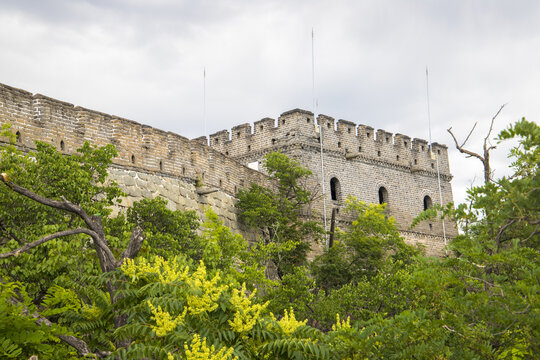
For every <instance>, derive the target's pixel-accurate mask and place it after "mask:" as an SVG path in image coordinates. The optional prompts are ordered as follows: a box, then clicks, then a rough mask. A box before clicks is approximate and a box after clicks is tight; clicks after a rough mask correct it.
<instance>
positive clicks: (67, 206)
mask: <svg viewBox="0 0 540 360" xmlns="http://www.w3.org/2000/svg"><path fill="white" fill-rule="evenodd" d="M0 181H2V182H3V183H4V184H6V185H7V186H8V187H9V188H11V189H12V190H13V191H15V192H16V193H19V194H21V195H23V196H26V197H27V198H29V199H32V200H34V201H36V202H38V203H40V204H43V205H46V206H49V207H52V208H55V209H59V210H65V211H69V212H72V213H75V214H77V215H79V216H80V217H81V218H82V219H83V220H84V222H85V223H86V225H88V226H89V227H91V225H92V220H91V218H90V216H88V214H87V213H86V211H84V209H83V208H81V207H80V206H78V205H75V204H73V203H72V202H70V201H68V200H67V199H66V198H64V197H63V196H62V197H61V199H62V201H58V200H52V199H49V198H46V197H44V196H41V195H39V194H36V193H35V192H33V191H31V190H28V189H26V188H24V187H22V186H19V185H17V184H15V183H14V182H13V181H11V180H9V179H8V177H7V175H6V174H2V176H0Z"/></svg>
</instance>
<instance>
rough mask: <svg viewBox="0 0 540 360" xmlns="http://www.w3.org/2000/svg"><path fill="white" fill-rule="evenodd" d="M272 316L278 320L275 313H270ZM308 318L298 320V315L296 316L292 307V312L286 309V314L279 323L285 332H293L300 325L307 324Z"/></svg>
mask: <svg viewBox="0 0 540 360" xmlns="http://www.w3.org/2000/svg"><path fill="white" fill-rule="evenodd" d="M270 316H272V319H274V320H276V318H275V317H274V314H270ZM306 323H307V319H306V320H304V321H298V320H296V317H295V316H294V311H293V309H292V308H290V312H289V313H287V310H285V315H284V316H283V317H282V318H281V319H280V320H279V321H278V324H279V325H280V326H281V329H282V330H283V332H284V333H285V334H287V335H288V334H292V333H293V332H294V331H295V330H296V329H297V328H298V327H300V326H303V325H306Z"/></svg>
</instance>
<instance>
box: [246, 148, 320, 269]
mask: <svg viewBox="0 0 540 360" xmlns="http://www.w3.org/2000/svg"><path fill="white" fill-rule="evenodd" d="M264 166H265V169H266V171H267V172H268V174H269V176H270V178H271V179H272V180H274V181H275V183H276V187H275V188H269V187H263V186H260V185H257V184H251V185H250V187H249V188H248V189H241V190H240V191H239V192H238V202H237V208H238V209H239V218H240V220H241V221H243V222H244V223H245V224H247V225H248V226H250V227H252V228H257V229H259V231H260V233H261V236H262V240H263V243H262V244H259V247H261V248H263V250H262V251H261V253H264V252H266V253H267V254H268V256H269V257H268V260H271V261H272V262H273V263H274V266H275V268H276V270H277V275H278V277H282V276H283V275H284V274H286V273H289V272H291V271H293V269H294V268H295V267H296V266H302V265H305V264H306V260H307V253H308V251H309V249H310V245H309V241H317V239H318V237H319V236H320V234H321V232H322V230H321V227H320V225H319V224H317V223H316V222H314V221H309V220H306V219H304V218H301V217H300V213H301V210H302V209H303V208H304V207H305V205H307V204H309V203H310V202H311V200H312V199H311V193H310V192H309V191H308V190H307V188H306V181H307V178H308V176H309V175H311V171H310V170H308V169H305V168H303V167H302V166H300V164H299V163H298V162H297V161H294V160H292V159H290V158H289V157H287V156H286V155H283V154H280V153H270V154H268V155H266V157H265V162H264Z"/></svg>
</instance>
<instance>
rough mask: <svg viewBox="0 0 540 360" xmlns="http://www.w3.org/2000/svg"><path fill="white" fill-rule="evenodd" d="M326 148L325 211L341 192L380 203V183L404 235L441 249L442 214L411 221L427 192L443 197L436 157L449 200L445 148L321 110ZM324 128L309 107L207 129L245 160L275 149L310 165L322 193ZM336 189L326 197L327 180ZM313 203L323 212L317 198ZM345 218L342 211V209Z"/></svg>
mask: <svg viewBox="0 0 540 360" xmlns="http://www.w3.org/2000/svg"><path fill="white" fill-rule="evenodd" d="M317 124H319V125H320V126H321V128H322V136H323V148H324V172H325V174H324V184H325V188H326V189H325V190H326V191H325V198H326V205H327V206H326V208H327V210H326V214H327V219H330V213H331V211H332V208H335V207H337V208H343V206H344V199H345V198H346V197H347V196H348V195H353V196H355V197H357V198H358V199H360V200H362V201H365V202H368V203H378V202H379V189H381V188H384V189H385V194H384V196H385V202H387V204H388V207H387V210H388V213H389V215H391V216H393V217H394V218H395V219H396V223H397V225H398V228H399V229H400V231H401V233H402V235H403V236H404V237H405V238H406V239H407V240H408V241H410V242H421V243H423V244H424V245H425V246H426V248H427V252H428V254H440V252H441V249H442V247H443V246H444V238H443V225H442V222H440V221H432V222H425V223H422V224H420V225H419V226H417V227H416V228H414V229H412V230H411V229H410V224H411V223H412V220H413V219H414V217H415V216H417V215H418V213H419V212H421V211H422V210H424V198H425V197H426V196H428V197H429V199H430V200H431V202H432V203H433V204H435V203H440V200H439V199H440V196H439V186H438V177H437V158H438V162H439V170H440V181H441V193H442V202H443V204H446V203H448V202H451V201H453V195H452V187H451V185H450V180H451V179H452V175H451V174H450V168H449V163H448V151H447V150H448V149H447V147H446V146H444V145H440V144H437V143H433V145H432V147H430V146H429V144H428V142H427V141H425V140H422V139H417V138H415V139H413V140H411V138H410V137H408V136H406V135H402V134H395V135H394V134H392V133H390V132H387V131H385V130H377V131H374V129H373V128H372V127H370V126H367V125H356V124H355V123H353V122H350V121H346V120H339V121H337V123H336V122H335V120H334V119H333V118H332V117H329V116H326V115H319V116H318V117H317ZM320 135H321V131H319V130H317V128H316V127H315V126H314V123H313V113H311V112H309V111H305V110H301V109H295V110H291V111H288V112H285V113H283V114H281V116H280V117H279V118H278V119H277V121H276V120H273V119H270V118H265V119H262V120H260V121H257V122H255V123H254V124H253V128H252V127H251V125H249V124H243V125H239V126H236V127H234V128H232V130H231V132H230V133H229V131H227V130H222V131H219V132H217V133H215V134H212V135H210V146H211V147H212V148H214V149H216V150H219V151H221V152H222V153H224V154H227V155H228V156H231V157H232V158H234V159H236V160H238V161H239V162H241V163H243V164H249V163H252V162H259V163H261V162H262V160H263V157H264V155H266V154H268V153H269V152H272V151H280V152H282V153H285V154H287V155H289V156H291V157H293V158H295V159H297V160H298V161H299V162H300V163H301V164H302V165H303V166H305V167H307V168H309V169H311V170H312V172H313V177H312V179H311V182H310V187H311V188H312V190H313V191H314V192H316V193H319V194H321V195H322V186H321V184H322V181H321V176H322V175H321V157H320V143H319V139H320ZM333 178H335V179H337V182H336V180H334V182H335V183H336V184H338V185H337V186H336V190H337V194H336V195H337V200H335V201H334V200H332V199H331V179H333ZM313 208H314V209H315V210H317V211H318V212H319V214H321V215H322V214H323V201H322V196H321V198H320V199H319V200H318V201H316V202H315V203H314V204H313ZM340 217H341V219H343V212H342V215H341V216H340ZM445 228H446V234H447V236H448V237H453V236H455V235H456V234H457V229H456V227H455V224H453V223H446V224H445Z"/></svg>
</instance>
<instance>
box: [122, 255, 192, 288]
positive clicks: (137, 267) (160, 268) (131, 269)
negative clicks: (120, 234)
mask: <svg viewBox="0 0 540 360" xmlns="http://www.w3.org/2000/svg"><path fill="white" fill-rule="evenodd" d="M121 269H122V271H123V272H124V274H125V275H126V276H128V277H130V278H131V280H132V281H135V280H137V279H139V278H145V277H147V276H148V275H152V274H153V275H157V276H158V277H159V281H160V282H161V283H163V284H170V283H172V282H174V281H185V280H187V279H188V277H189V266H186V265H180V264H179V262H178V261H177V258H176V257H174V259H172V260H169V261H167V260H165V259H163V258H162V257H160V256H156V257H155V258H154V260H153V264H151V263H150V262H149V261H148V260H146V259H145V258H144V257H141V258H139V259H138V260H137V263H135V260H133V259H124V263H123V264H122V266H121Z"/></svg>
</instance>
